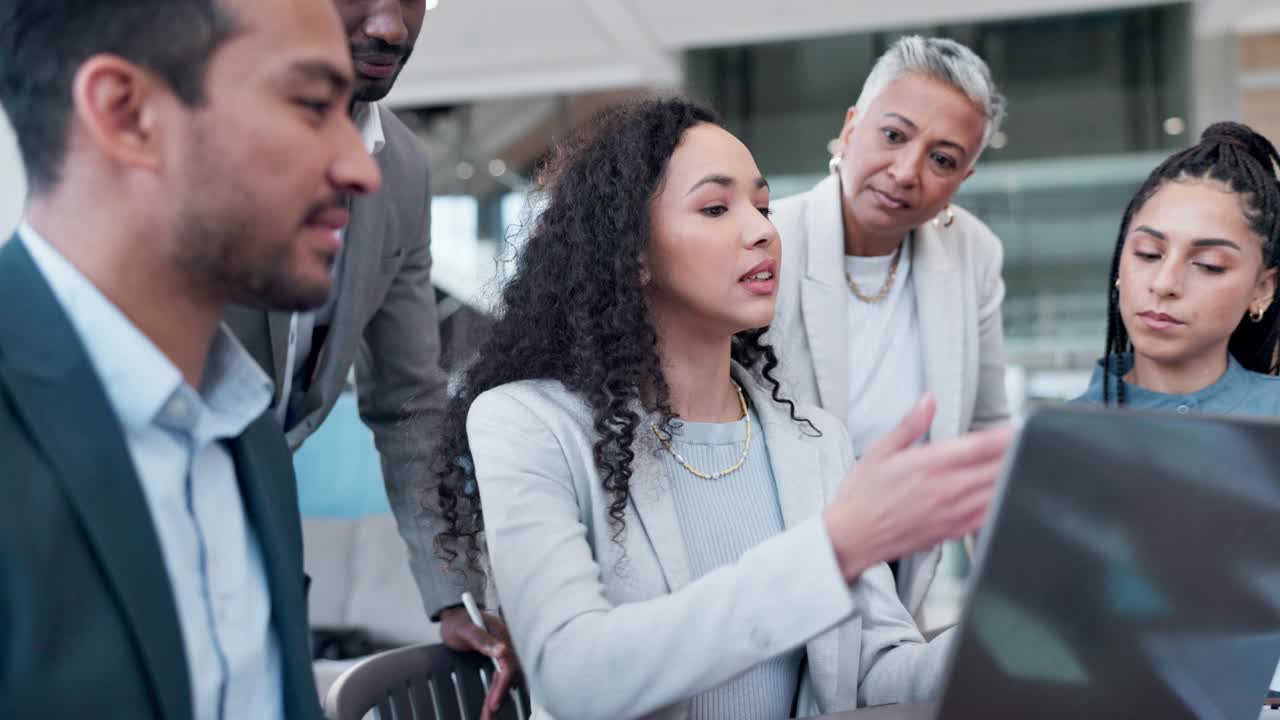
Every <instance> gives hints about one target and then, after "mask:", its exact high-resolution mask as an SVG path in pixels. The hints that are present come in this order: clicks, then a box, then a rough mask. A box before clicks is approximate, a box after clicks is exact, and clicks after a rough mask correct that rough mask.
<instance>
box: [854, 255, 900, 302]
mask: <svg viewBox="0 0 1280 720" xmlns="http://www.w3.org/2000/svg"><path fill="white" fill-rule="evenodd" d="M901 259H902V245H901V244H900V245H898V249H897V250H895V251H894V253H893V260H892V261H891V262H890V263H889V276H888V277H886V278H885V279H884V285H883V286H882V287H881V288H880V291H879V292H877V293H876V294H874V295H867V294H865V293H863V292H862V290H861V289H860V288H859V287H858V284H857V283H855V282H854V281H853V275H851V274H849V273H848V272H847V271H846V272H845V274H844V279H845V282H847V283H848V284H849V290H850V291H851V292H853V296H854V297H856V298H858V299H859V300H861V301H862V302H864V303H867V304H868V305H875V304H877V303H879V302H880V301H882V300H884V299H885V298H887V297H889V291H890V290H892V289H893V278H894V277H896V276H897V274H898V261H899V260H901Z"/></svg>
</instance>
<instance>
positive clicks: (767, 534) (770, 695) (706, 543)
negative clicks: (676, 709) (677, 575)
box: [662, 410, 804, 720]
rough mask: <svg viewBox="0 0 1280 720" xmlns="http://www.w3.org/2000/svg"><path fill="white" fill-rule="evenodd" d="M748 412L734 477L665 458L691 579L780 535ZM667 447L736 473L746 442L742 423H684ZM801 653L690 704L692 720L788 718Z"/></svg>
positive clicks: (760, 439)
mask: <svg viewBox="0 0 1280 720" xmlns="http://www.w3.org/2000/svg"><path fill="white" fill-rule="evenodd" d="M748 412H750V413H751V415H750V417H751V447H750V449H748V450H747V457H746V461H745V462H744V463H743V465H742V467H741V468H739V469H738V470H737V471H735V472H733V473H730V474H728V475H725V476H723V477H721V478H719V479H718V480H704V479H702V478H700V477H698V476H696V475H694V474H692V473H690V472H689V471H688V470H686V469H685V468H684V466H682V465H681V464H680V463H679V462H677V461H676V459H675V458H674V457H672V456H671V454H670V453H666V452H664V453H662V455H663V463H664V465H665V466H666V469H667V474H668V476H669V477H670V478H671V494H672V499H673V500H674V501H675V506H676V514H677V516H678V517H679V518H680V531H681V534H682V535H683V536H684V543H685V547H686V548H687V552H688V553H689V570H690V572H691V574H692V576H693V577H694V578H699V577H702V576H703V575H706V574H708V573H710V572H712V571H714V570H715V569H716V568H720V567H724V566H726V565H731V564H733V563H736V562H738V561H739V560H740V559H741V558H742V554H743V553H744V552H746V551H747V550H750V549H751V548H753V547H755V546H756V545H759V544H760V543H762V542H764V541H765V540H768V539H769V538H771V537H773V536H775V535H778V534H780V533H782V532H783V531H784V530H785V529H786V526H785V522H784V521H783V518H782V506H781V505H780V504H779V501H778V486H777V484H776V483H775V481H774V476H773V466H772V465H771V464H770V460H769V448H768V446H767V444H766V443H765V440H764V432H762V431H761V428H760V418H759V417H757V416H756V414H755V411H754V410H749V411H748ZM672 435H673V437H672V438H671V444H672V446H673V447H675V449H676V452H678V453H680V455H681V456H682V457H683V458H684V459H685V462H687V463H689V464H690V465H691V466H693V467H695V468H697V469H699V470H701V471H702V472H707V473H710V472H715V471H717V470H723V469H724V468H727V467H731V466H733V464H734V463H736V462H738V459H739V458H741V457H742V451H743V446H744V445H745V444H746V442H747V421H746V420H739V421H737V422H731V423H702V422H689V421H687V420H681V421H680V426H679V427H678V428H672ZM803 658H804V646H801V647H799V648H796V649H794V650H792V651H790V652H786V653H782V654H781V655H778V656H776V657H774V658H772V659H771V660H767V661H765V662H762V663H760V664H759V665H756V666H755V667H753V668H751V669H750V670H748V671H746V672H744V673H742V674H741V675H739V676H737V677H736V678H734V679H732V680H730V681H728V682H726V683H724V684H723V685H720V686H719V687H716V688H713V689H711V690H708V691H707V692H704V693H702V694H701V695H696V696H694V697H693V698H692V703H691V705H692V707H691V708H690V711H689V718H690V720H776V719H777V718H785V717H791V700H792V698H793V697H794V696H795V693H796V686H797V685H798V684H799V682H800V661H801V660H802V659H803Z"/></svg>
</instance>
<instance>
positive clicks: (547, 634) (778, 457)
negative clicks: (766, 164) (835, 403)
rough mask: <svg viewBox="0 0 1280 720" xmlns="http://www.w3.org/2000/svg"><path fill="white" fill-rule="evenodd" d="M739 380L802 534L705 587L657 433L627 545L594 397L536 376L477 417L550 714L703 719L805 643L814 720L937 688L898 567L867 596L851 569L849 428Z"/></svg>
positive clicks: (518, 605) (481, 471) (499, 560)
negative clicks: (838, 510) (615, 528)
mask: <svg viewBox="0 0 1280 720" xmlns="http://www.w3.org/2000/svg"><path fill="white" fill-rule="evenodd" d="M735 376H736V377H737V379H738V380H739V382H740V383H742V386H743V388H744V390H746V392H747V395H748V396H749V397H750V399H751V401H752V403H753V405H754V407H755V410H756V415H757V416H758V417H759V419H760V426H761V427H760V431H761V432H762V434H763V435H764V437H765V439H766V443H767V445H768V449H769V459H770V463H771V465H772V467H773V473H774V477H775V479H776V481H777V487H778V500H779V504H780V506H781V508H782V515H783V520H784V524H785V527H786V529H785V530H784V531H783V532H782V533H781V534H779V535H776V536H774V537H773V538H771V539H769V540H766V541H765V542H763V543H761V544H760V545H757V546H756V547H754V548H752V549H750V550H748V551H747V552H746V553H745V554H743V556H742V558H741V559H740V560H739V561H738V562H737V563H734V564H732V565H728V566H725V567H721V568H719V569H717V570H714V571H712V572H710V573H708V574H706V575H704V576H702V577H700V578H697V579H694V578H692V577H690V570H689V560H688V553H687V551H686V549H685V545H684V540H683V535H682V533H681V530H680V523H679V519H678V518H677V515H676V509H675V504H674V502H673V500H672V495H671V491H670V486H669V483H670V482H671V480H670V479H669V477H668V474H667V472H666V470H665V468H664V466H663V463H662V458H661V456H660V455H658V452H659V451H660V446H659V445H658V442H657V440H656V439H655V438H654V436H653V433H652V432H650V431H649V429H648V425H647V421H646V422H642V424H641V425H640V426H639V427H638V428H637V430H636V443H635V444H634V446H633V450H634V452H635V459H634V461H633V462H632V476H631V488H632V501H631V503H630V504H629V505H628V507H627V508H626V520H625V522H626V532H625V534H624V536H623V537H622V540H621V544H619V543H616V542H614V540H613V539H612V529H611V528H610V527H609V524H608V507H609V503H610V498H609V495H608V493H606V492H605V490H604V487H603V485H602V483H601V479H600V475H599V473H598V472H597V470H596V464H595V460H594V455H593V449H592V448H593V444H594V443H595V440H596V432H595V430H594V429H593V427H592V420H591V414H590V411H589V409H588V407H587V406H586V404H585V403H584V402H583V401H582V400H581V399H580V398H579V397H578V396H577V395H575V394H573V393H570V392H569V391H567V390H565V388H564V387H563V386H562V385H561V384H560V383H557V382H551V381H522V382H517V383H511V384H508V385H503V386H501V387H498V388H495V389H493V390H490V391H488V392H486V393H484V394H482V395H481V396H480V397H479V398H477V399H476V401H475V403H474V404H473V405H472V408H471V412H470V414H469V415H468V417H467V437H468V439H469V441H470V444H471V454H472V459H473V460H474V462H475V470H476V477H477V478H478V480H479V485H480V494H481V497H482V498H483V503H482V504H483V508H484V521H485V534H486V539H487V543H488V550H489V561H490V563H491V567H492V574H491V579H492V582H493V583H494V584H495V585H496V590H497V594H498V595H499V597H500V598H501V600H502V608H503V612H504V614H505V615H506V619H507V623H508V625H509V627H510V630H511V637H512V640H513V641H514V643H515V648H516V651H517V652H518V653H519V655H520V659H521V662H522V663H523V665H524V671H525V674H526V676H527V677H528V680H529V686H530V690H531V692H532V696H533V700H534V704H535V705H536V706H537V711H536V713H535V717H539V718H549V717H552V716H553V715H554V717H556V718H560V720H569V719H573V718H584V719H585V718H610V719H611V720H612V719H614V718H636V717H644V718H660V719H661V720H679V719H683V718H687V717H688V716H689V702H688V699H689V698H691V697H693V696H694V695H697V694H698V693H701V692H704V691H706V690H709V689H711V688H713V687H715V686H716V685H719V684H721V683H724V682H725V681H727V680H729V679H731V678H733V677H734V676H735V675H738V674H740V673H742V672H744V671H745V670H747V669H749V668H750V667H752V666H754V665H756V664H758V663H760V662H763V661H765V660H767V659H769V658H772V657H774V656H776V655H778V654H780V653H784V652H787V651H789V650H791V649H793V648H796V647H799V646H801V645H803V646H805V649H806V651H807V657H808V663H807V670H806V672H805V676H804V678H803V679H802V684H801V696H800V697H801V703H800V710H801V716H802V717H805V716H808V715H812V714H817V713H822V712H831V711H835V710H844V709H850V708H853V707H855V706H857V705H860V704H867V703H872V704H881V703H890V702H898V701H904V700H909V699H918V698H924V697H929V696H932V695H934V694H936V693H937V691H938V686H939V684H940V682H941V675H942V665H943V662H944V656H945V654H946V646H947V644H948V643H949V638H943V639H942V640H941V641H939V640H935V641H934V642H933V643H930V644H925V643H924V641H923V639H922V638H921V636H920V633H919V631H918V630H917V629H916V625H915V623H914V622H913V621H912V618H911V615H910V614H909V613H908V612H907V610H906V608H904V607H903V606H902V603H901V602H900V601H899V599H898V596H897V594H896V593H895V592H894V588H893V578H892V576H891V574H890V573H889V568H888V567H887V566H886V565H883V564H881V565H879V566H876V567H874V568H872V569H871V570H869V571H867V572H866V573H864V574H863V576H862V577H861V578H860V579H859V581H857V582H855V583H854V584H853V585H847V584H845V582H844V579H843V577H842V576H841V575H840V572H839V570H838V569H837V567H836V564H835V556H834V552H833V550H832V547H831V541H830V539H829V537H828V536H827V533H826V529H825V525H824V524H823V522H822V517H821V511H822V509H823V507H824V506H825V505H826V504H827V502H828V501H829V500H830V498H831V497H832V496H833V495H834V494H835V491H836V489H837V488H838V487H839V485H840V482H841V481H842V480H843V478H844V476H845V472H846V468H847V467H848V466H849V464H850V462H852V446H851V444H850V442H849V439H848V435H847V433H846V432H845V431H844V428H843V426H842V425H841V424H840V423H838V422H836V421H835V419H834V418H833V417H831V416H830V415H829V414H827V413H825V412H823V411H822V410H820V409H818V408H816V407H811V406H803V405H802V406H800V407H799V408H798V412H799V414H800V415H801V416H803V417H807V418H809V419H810V420H812V421H813V423H814V425H815V426H817V428H818V429H819V430H820V431H821V435H820V436H817V435H815V434H814V433H813V431H812V430H810V429H809V428H808V427H807V426H803V425H800V424H797V423H796V422H794V421H793V420H791V418H790V417H789V415H788V414H787V409H786V408H785V407H783V406H780V405H777V404H775V403H773V402H772V401H771V400H770V399H769V394H768V392H767V391H766V389H765V388H764V387H762V385H761V384H760V383H758V382H756V380H755V379H754V378H752V377H751V376H750V375H749V374H747V373H745V372H742V371H741V370H740V369H736V368H735ZM689 480H690V481H697V482H705V481H701V480H698V479H697V478H694V477H692V476H691V477H690V478H689Z"/></svg>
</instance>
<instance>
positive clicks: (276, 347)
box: [267, 312, 298, 402]
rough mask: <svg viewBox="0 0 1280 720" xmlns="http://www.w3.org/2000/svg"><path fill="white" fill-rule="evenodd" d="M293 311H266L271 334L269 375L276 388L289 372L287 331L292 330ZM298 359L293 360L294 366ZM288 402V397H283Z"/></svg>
mask: <svg viewBox="0 0 1280 720" xmlns="http://www.w3.org/2000/svg"><path fill="white" fill-rule="evenodd" d="M292 325H293V313H291V312H268V313H267V332H268V334H269V335H270V336H271V377H272V378H273V379H275V381H276V388H277V391H279V386H280V384H281V383H282V382H283V379H284V376H285V373H286V372H289V371H290V370H291V368H289V332H290V330H292ZM297 363H298V361H297V360H296V359H295V360H294V365H295V367H296V365H297ZM285 401H286V402H288V398H285Z"/></svg>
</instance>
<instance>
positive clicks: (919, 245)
mask: <svg viewBox="0 0 1280 720" xmlns="http://www.w3.org/2000/svg"><path fill="white" fill-rule="evenodd" d="M953 209H954V211H955V221H954V222H952V224H951V226H950V227H939V226H937V225H935V224H934V223H925V224H924V225H922V226H920V227H919V228H917V229H916V231H915V240H914V242H913V243H912V251H911V272H912V284H913V289H914V292H915V294H916V307H917V311H918V312H919V317H920V336H921V340H922V341H923V344H924V353H925V358H924V361H925V362H924V365H925V383H926V387H927V389H928V390H929V391H930V392H932V393H933V394H934V395H936V396H937V399H938V412H937V416H936V417H935V418H934V421H933V425H932V427H931V428H930V430H929V438H930V440H945V439H947V438H952V437H955V436H956V435H958V434H960V433H963V432H967V431H969V430H975V429H979V428H983V427H987V426H990V425H994V424H998V423H1001V422H1004V421H1006V420H1008V418H1009V409H1008V401H1007V400H1006V398H1005V389H1004V324H1003V322H1002V320H1001V315H1000V311H1001V304H1002V303H1003V302H1004V280H1003V279H1002V278H1001V276H1000V273H1001V269H1002V264H1003V260H1004V251H1003V248H1002V247H1001V245H1000V239H999V238H997V237H996V236H995V234H994V233H992V232H991V230H990V229H989V228H988V227H987V226H986V225H984V224H983V223H982V221H981V220H978V219H977V218H976V217H974V216H973V215H972V214H970V213H969V212H967V211H966V210H964V209H963V208H958V207H954V206H953ZM773 221H774V224H775V225H777V228H778V232H779V234H780V235H781V237H782V266H781V275H780V281H781V282H780V287H779V290H778V310H777V314H776V315H775V317H774V321H773V325H772V326H771V327H770V330H769V333H768V336H767V338H768V340H769V341H770V342H771V343H772V344H773V346H774V349H775V350H776V351H777V352H778V356H779V358H780V359H781V364H780V369H781V370H782V372H783V374H784V376H785V377H786V378H787V379H788V381H789V382H788V385H789V388H790V389H791V391H792V392H793V393H794V394H795V397H796V398H797V399H799V400H802V401H804V402H807V403H813V404H815V405H819V406H820V407H822V408H823V409H824V410H826V411H828V412H830V413H831V414H832V415H834V416H836V417H837V418H839V419H840V421H841V422H844V421H845V419H846V418H847V417H848V397H849V357H848V356H849V342H850V340H851V338H849V336H848V335H849V332H848V327H849V326H848V321H847V318H846V317H845V313H846V310H847V308H848V296H849V289H848V285H847V284H846V283H845V278H844V270H843V268H844V220H843V217H842V215H841V208H840V181H839V177H838V176H836V175H831V176H830V177H828V178H827V179H825V180H823V181H822V182H820V183H818V184H817V185H816V186H815V187H814V188H813V189H812V190H810V191H809V192H806V193H802V194H800V195H796V196H794V197H789V198H786V199H784V200H781V201H779V202H776V203H774V204H773ZM853 340H856V338H854V339H853ZM941 556H942V549H941V547H935V548H933V549H930V550H927V551H925V552H922V553H918V554H916V555H913V556H911V557H908V558H903V559H902V561H901V562H900V564H899V573H898V595H899V596H900V597H901V598H902V601H903V603H904V604H905V605H906V606H907V608H908V609H909V610H910V611H911V612H912V614H913V615H914V614H917V613H918V612H919V611H920V607H921V605H922V603H923V602H924V597H925V593H926V592H927V591H928V589H929V585H930V584H931V583H932V582H933V577H934V574H935V573H936V571H937V567H938V560H939V559H940V558H941Z"/></svg>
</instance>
